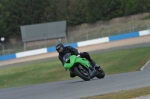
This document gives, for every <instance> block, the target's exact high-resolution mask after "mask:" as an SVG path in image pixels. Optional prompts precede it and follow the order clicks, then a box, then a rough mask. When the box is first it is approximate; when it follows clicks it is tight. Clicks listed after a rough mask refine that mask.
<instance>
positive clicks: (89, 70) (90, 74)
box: [63, 53, 105, 81]
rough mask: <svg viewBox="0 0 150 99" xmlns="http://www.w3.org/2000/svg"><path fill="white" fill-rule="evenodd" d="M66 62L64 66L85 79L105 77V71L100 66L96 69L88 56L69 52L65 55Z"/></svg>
mask: <svg viewBox="0 0 150 99" xmlns="http://www.w3.org/2000/svg"><path fill="white" fill-rule="evenodd" d="M63 61H64V62H65V64H64V68H65V69H66V70H67V69H68V70H70V72H72V73H73V74H75V75H77V76H79V77H80V78H82V79H83V80H85V81H89V80H90V79H92V78H94V77H97V78H99V79H101V78H104V76H105V73H104V71H103V70H102V69H101V68H99V69H95V67H93V66H92V65H91V64H90V62H89V61H88V60H87V59H86V58H81V57H80V55H78V56H76V55H71V54H70V53H67V54H65V55H64V57H63Z"/></svg>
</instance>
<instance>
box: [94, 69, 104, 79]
mask: <svg viewBox="0 0 150 99" xmlns="http://www.w3.org/2000/svg"><path fill="white" fill-rule="evenodd" d="M96 77H97V78H99V79H101V78H104V77H105V72H104V71H103V70H102V69H98V70H97V76H96Z"/></svg>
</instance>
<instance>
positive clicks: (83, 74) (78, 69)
mask: <svg viewBox="0 0 150 99" xmlns="http://www.w3.org/2000/svg"><path fill="white" fill-rule="evenodd" d="M74 72H75V73H76V75H78V76H79V77H80V78H82V79H83V80H85V81H89V80H90V74H89V71H88V69H87V68H85V67H83V66H81V65H79V66H75V67H74Z"/></svg>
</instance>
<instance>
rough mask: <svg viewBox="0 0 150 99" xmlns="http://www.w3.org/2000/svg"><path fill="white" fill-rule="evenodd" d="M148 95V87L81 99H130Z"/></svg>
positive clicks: (149, 90) (149, 91)
mask: <svg viewBox="0 0 150 99" xmlns="http://www.w3.org/2000/svg"><path fill="white" fill-rule="evenodd" d="M148 94H150V86H149V87H143V88H136V89H132V90H123V91H120V92H113V93H109V94H103V95H97V96H92V97H86V98H81V99H132V98H136V97H139V96H145V95H148Z"/></svg>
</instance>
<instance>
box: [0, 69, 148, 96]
mask: <svg viewBox="0 0 150 99" xmlns="http://www.w3.org/2000/svg"><path fill="white" fill-rule="evenodd" d="M149 76H150V70H143V71H137V72H130V73H123V74H115V75H108V76H106V77H105V78H104V79H93V80H91V81H83V80H81V79H75V80H69V81H61V82H53V83H45V84H38V85H30V86H24V87H16V88H8V89H1V90H0V99H77V98H81V97H87V96H93V95H99V94H107V93H110V92H118V91H121V90H128V89H133V88H139V87H146V86H150V83H149V82H150V77H149Z"/></svg>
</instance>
